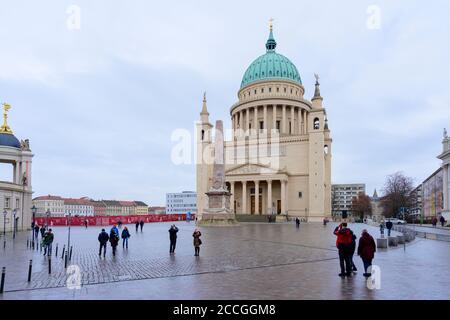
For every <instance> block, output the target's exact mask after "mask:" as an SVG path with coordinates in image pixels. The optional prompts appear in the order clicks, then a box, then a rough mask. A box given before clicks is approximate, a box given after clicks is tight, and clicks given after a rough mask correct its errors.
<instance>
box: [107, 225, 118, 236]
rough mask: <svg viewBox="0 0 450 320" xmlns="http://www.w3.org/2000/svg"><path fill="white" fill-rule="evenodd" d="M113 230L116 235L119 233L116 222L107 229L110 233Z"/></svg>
mask: <svg viewBox="0 0 450 320" xmlns="http://www.w3.org/2000/svg"><path fill="white" fill-rule="evenodd" d="M113 231H114V232H115V233H116V234H117V235H119V229H117V224H115V223H114V225H113V226H112V228H111V230H109V233H110V234H111V232H113Z"/></svg>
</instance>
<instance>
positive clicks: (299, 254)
mask: <svg viewBox="0 0 450 320" xmlns="http://www.w3.org/2000/svg"><path fill="white" fill-rule="evenodd" d="M177 225H178V227H179V228H180V232H179V233H178V241H177V249H176V255H174V256H169V234H168V232H167V230H168V229H169V226H170V223H152V224H146V225H145V226H144V232H143V233H141V232H138V233H136V232H135V230H134V226H128V227H129V229H130V231H131V235H132V236H131V238H130V243H129V249H128V250H123V249H122V247H121V245H122V244H121V243H120V245H119V247H118V254H117V255H116V257H113V256H112V254H111V248H110V247H109V246H108V252H107V255H106V258H105V259H103V258H99V256H98V241H97V235H98V233H99V232H100V230H101V228H100V227H89V228H88V229H85V228H82V227H75V228H72V232H71V243H72V244H73V246H74V250H73V257H72V261H71V264H72V265H76V266H78V267H79V268H80V271H81V282H82V287H81V289H69V288H67V287H66V281H67V277H68V275H67V274H66V270H65V269H64V261H63V260H62V259H61V251H62V246H63V244H64V243H67V228H65V227H54V228H53V230H54V232H55V241H54V247H53V257H52V274H51V275H49V274H48V260H47V259H46V258H44V257H43V256H42V253H40V252H39V251H33V250H29V249H27V248H26V238H27V237H28V236H29V234H25V233H22V234H19V235H18V237H17V238H16V240H15V243H14V244H13V243H12V240H11V239H10V238H11V235H7V239H8V240H7V246H6V250H3V248H0V250H2V255H1V258H0V267H3V266H5V267H6V270H7V272H6V284H5V293H4V294H3V296H1V295H0V299H449V298H450V289H449V288H450V275H449V274H448V273H447V272H445V271H444V270H448V268H449V266H450V250H449V249H450V243H449V242H444V241H434V240H427V239H421V238H416V240H414V241H413V242H411V243H408V244H407V245H406V250H404V248H403V246H398V247H396V248H389V249H380V250H378V251H377V253H376V255H375V259H374V264H375V265H378V266H379V267H380V268H381V288H380V289H379V290H370V289H368V288H367V286H366V282H365V279H364V277H363V276H362V273H363V272H362V262H361V259H360V258H359V257H357V256H355V257H354V261H355V264H356V265H357V267H358V269H359V272H358V274H357V275H356V276H354V277H352V278H345V279H341V278H339V277H338V276H337V274H338V273H339V266H338V264H339V261H338V258H337V250H336V248H335V236H334V235H333V234H332V232H333V229H334V227H335V224H333V223H330V224H329V225H328V226H326V227H325V226H323V225H321V224H315V223H309V224H302V225H301V226H300V229H296V228H295V225H294V224H291V223H289V224H288V223H285V224H256V223H246V224H241V225H239V226H236V227H208V228H200V230H201V231H202V234H203V236H202V241H203V245H202V248H201V252H200V257H194V249H193V244H192V232H193V230H194V228H195V225H194V224H193V223H187V222H180V223H177ZM350 227H351V228H352V229H353V230H354V231H355V233H356V235H358V237H359V235H360V232H361V230H362V229H363V228H367V229H369V232H370V233H371V234H372V235H378V229H377V228H373V227H369V226H367V225H362V224H352V225H350ZM105 229H107V231H109V227H108V228H105ZM1 241H2V240H1ZM56 244H58V247H59V249H58V251H59V252H58V257H57V258H56V257H55V249H56ZM30 259H33V274H32V281H31V282H30V283H27V281H26V280H27V272H28V261H29V260H30Z"/></svg>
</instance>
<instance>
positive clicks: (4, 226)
mask: <svg viewBox="0 0 450 320" xmlns="http://www.w3.org/2000/svg"><path fill="white" fill-rule="evenodd" d="M7 214H8V211H6V210H3V249H5V247H6V215H7Z"/></svg>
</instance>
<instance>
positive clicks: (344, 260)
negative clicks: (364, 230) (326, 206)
mask: <svg viewBox="0 0 450 320" xmlns="http://www.w3.org/2000/svg"><path fill="white" fill-rule="evenodd" d="M333 233H334V234H335V235H336V236H337V238H336V247H337V248H338V251H339V263H340V266H341V273H339V276H340V277H345V276H347V277H350V276H351V275H352V263H351V260H350V256H351V252H350V251H351V248H350V247H351V242H352V232H351V230H350V229H349V228H347V223H346V222H343V223H341V224H340V225H339V226H337V227H336V228H335V229H334V232H333ZM344 264H345V266H344Z"/></svg>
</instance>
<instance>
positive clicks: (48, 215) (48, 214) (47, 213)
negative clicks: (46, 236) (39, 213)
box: [45, 209, 51, 230]
mask: <svg viewBox="0 0 450 320" xmlns="http://www.w3.org/2000/svg"><path fill="white" fill-rule="evenodd" d="M45 214H46V216H47V225H46V229H47V230H48V219H49V218H50V214H51V212H50V209H47V212H46V213H45Z"/></svg>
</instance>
